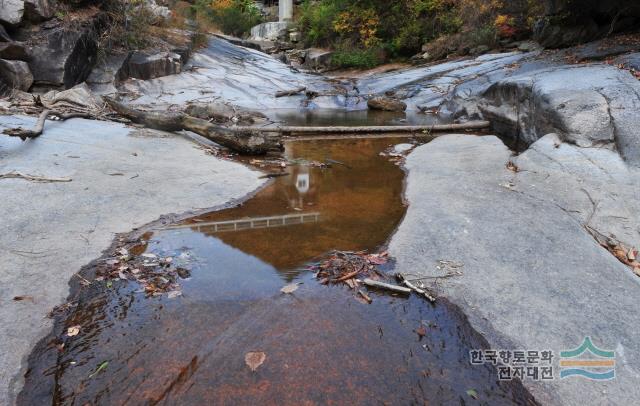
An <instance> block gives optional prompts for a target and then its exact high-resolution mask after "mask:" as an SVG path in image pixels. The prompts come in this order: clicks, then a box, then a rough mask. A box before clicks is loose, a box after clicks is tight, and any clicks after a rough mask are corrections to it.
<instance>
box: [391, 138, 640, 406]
mask: <svg viewBox="0 0 640 406" xmlns="http://www.w3.org/2000/svg"><path fill="white" fill-rule="evenodd" d="M554 142H555V141H554V139H553V136H550V137H547V138H543V139H542V140H540V141H539V143H540V144H539V145H537V146H536V144H534V149H533V150H531V151H528V152H527V153H526V155H525V156H523V157H521V158H520V159H518V160H517V162H520V164H521V165H522V166H523V167H525V168H526V169H524V170H522V171H521V172H518V173H515V172H513V171H511V170H509V169H507V167H506V164H507V162H508V161H509V160H511V159H513V156H512V153H511V152H510V151H509V150H508V149H507V148H506V147H505V146H504V145H503V144H502V142H501V141H500V140H499V139H497V138H496V137H492V136H487V137H473V136H465V135H447V136H443V137H440V138H438V139H436V140H434V141H432V142H431V143H429V144H427V145H424V146H421V147H418V148H417V149H415V150H414V152H412V153H411V154H410V155H409V157H408V159H407V168H408V170H409V175H408V182H407V190H406V197H407V199H408V201H409V209H408V212H407V215H406V217H405V219H404V221H403V223H402V225H401V226H400V228H399V230H398V231H397V233H396V234H395V235H394V237H393V239H392V241H391V244H390V253H391V254H392V255H393V256H394V257H395V258H396V259H397V270H398V271H399V272H403V273H407V274H411V275H416V277H426V276H442V275H444V274H445V273H446V269H444V268H443V267H442V266H440V269H438V268H437V266H438V265H439V263H438V261H439V260H449V261H457V262H460V263H462V264H463V266H462V268H460V271H461V272H462V275H459V276H455V277H451V278H446V279H440V280H439V282H438V284H437V287H435V288H436V289H437V290H438V291H439V294H440V295H443V296H444V297H447V298H449V299H450V300H451V301H453V302H454V303H456V304H457V305H459V306H461V307H462V309H463V310H464V311H465V313H466V314H467V315H468V317H469V320H470V321H471V323H472V325H473V326H474V327H475V328H476V329H477V330H478V331H480V332H481V333H482V334H484V335H485V337H486V338H487V340H488V341H489V343H490V345H491V347H492V348H494V349H512V350H522V349H525V350H544V349H551V350H553V351H554V352H555V354H556V359H555V362H554V366H555V367H556V370H555V374H556V379H555V380H554V381H547V382H545V383H540V382H535V381H532V380H525V381H524V383H525V385H526V386H527V387H528V388H529V389H530V390H531V391H532V393H533V394H534V395H535V396H536V397H537V398H538V400H540V401H542V402H543V403H544V404H564V405H584V404H620V405H623V404H630V403H633V402H634V401H635V400H636V399H638V398H639V397H640V387H639V386H638V385H637V382H638V379H640V330H639V329H638V326H639V325H640V314H639V313H638V311H637V307H638V305H637V304H638V297H640V278H638V277H637V276H635V275H634V274H633V273H632V272H631V271H630V269H629V268H628V267H626V266H625V265H623V264H622V263H620V262H619V261H618V260H617V259H616V258H614V257H613V256H612V255H611V254H610V253H609V252H608V251H607V250H605V249H604V248H602V247H601V246H600V245H598V243H597V242H596V241H595V240H594V238H593V237H592V236H591V235H590V234H589V233H587V232H586V230H585V227H584V220H583V218H589V217H590V213H591V212H592V210H593V207H592V205H591V203H588V204H585V202H584V201H582V200H581V199H582V198H583V197H579V198H575V197H567V195H569V192H568V191H566V192H563V189H562V188H570V187H577V186H576V183H577V182H580V179H582V181H581V182H582V186H581V187H582V188H584V189H585V190H587V191H592V192H593V189H594V188H597V187H598V186H597V185H598V183H599V182H603V181H606V179H608V181H609V182H610V183H616V182H619V183H618V188H617V190H618V191H621V190H623V189H622V186H623V185H624V184H625V182H629V179H628V176H632V177H635V179H636V180H634V181H633V182H635V183H634V184H635V188H636V190H637V179H638V176H637V175H638V174H637V173H636V172H633V170H629V169H627V168H626V166H625V165H624V164H623V163H622V161H621V160H620V158H619V157H617V156H616V154H615V153H613V152H611V151H604V152H603V151H588V152H587V153H585V154H582V153H581V152H580V151H578V150H577V147H574V146H568V145H563V146H561V147H560V148H555V146H554ZM549 147H550V148H551V149H554V151H555V152H554V153H553V154H554V155H551V156H547V155H548V154H549ZM590 160H593V161H594V162H593V163H591V164H589V163H588V161H590ZM545 161H550V162H547V163H545ZM605 164H606V166H604V167H603V168H604V169H602V170H599V172H597V171H596V172H597V173H596V174H595V175H594V178H595V180H594V181H593V182H591V181H590V180H589V173H591V172H593V171H594V167H597V166H598V165H605ZM534 168H535V171H538V172H537V173H534V172H533V170H534ZM546 168H549V169H548V170H547V169H546ZM526 170H530V171H532V172H531V173H529V172H526ZM562 171H564V175H562V176H563V177H559V172H562ZM625 171H626V172H625ZM608 172H609V174H607V173H608ZM553 182H555V184H552V183H553ZM611 188H614V186H611ZM606 193H607V190H603V191H602V194H606ZM631 193H636V192H631ZM574 194H575V195H580V194H582V195H584V199H585V200H587V201H588V200H589V198H587V197H586V195H585V194H584V193H582V192H579V191H575V192H574ZM599 196H600V195H598V194H594V195H593V196H592V197H593V198H594V199H599ZM613 197H614V199H619V200H623V199H625V198H627V199H628V198H632V197H633V195H626V196H625V195H624V193H621V194H620V195H618V196H613ZM636 198H637V197H636ZM596 201H597V200H596ZM629 210H631V211H632V212H631V213H630V214H631V215H634V217H635V218H637V217H638V211H637V209H634V208H633V207H629ZM624 215H625V214H624V213H623V214H621V216H624ZM594 218H595V217H594ZM597 221H600V223H599V227H600V228H601V230H600V231H602V232H607V231H610V230H614V229H615V225H612V223H613V222H616V221H618V220H617V219H615V218H608V219H603V218H601V217H600V218H599V220H597ZM634 221H635V220H634ZM634 225H635V224H634ZM636 226H637V225H636ZM627 238H631V239H632V240H633V241H635V243H636V244H637V242H638V241H639V240H640V238H639V236H638V232H637V229H636V232H635V234H633V233H630V235H629V236H627ZM633 241H632V242H633ZM636 246H637V245H636ZM428 280H429V279H428ZM586 336H591V337H592V339H593V341H594V344H595V345H596V346H598V347H600V348H602V349H606V350H614V351H615V353H616V378H615V379H614V380H611V381H601V382H594V381H590V380H587V379H582V378H580V377H572V378H565V379H559V378H557V377H558V376H559V371H558V370H557V366H558V356H559V352H560V351H563V350H570V349H574V348H576V347H578V346H579V345H580V344H581V343H582V341H583V339H584V338H585V337H586Z"/></svg>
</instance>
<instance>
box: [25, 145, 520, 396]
mask: <svg viewBox="0 0 640 406" xmlns="http://www.w3.org/2000/svg"><path fill="white" fill-rule="evenodd" d="M398 142H400V141H398V139H393V140H391V139H352V140H340V141H308V142H307V141H305V142H289V143H287V145H286V156H287V157H288V158H289V159H290V160H291V161H292V162H295V163H297V165H293V166H289V167H288V168H286V169H285V170H284V172H285V173H286V175H285V176H281V177H278V178H276V179H274V180H273V182H272V183H271V184H270V185H268V186H267V187H265V188H264V189H262V190H261V191H260V192H259V193H258V194H257V195H256V196H254V197H253V198H251V199H249V200H248V201H246V202H245V203H244V204H242V205H240V206H237V207H233V208H229V209H226V210H222V211H218V212H214V213H211V214H207V215H204V216H200V217H197V218H193V219H190V220H188V221H187V222H185V223H182V224H179V225H173V226H171V227H169V228H167V229H162V230H154V231H153V232H152V233H148V234H147V235H146V236H145V237H146V243H145V244H144V246H143V247H142V248H141V250H140V252H146V253H152V254H154V255H157V256H160V257H166V256H170V257H172V258H174V259H175V261H181V264H182V265H183V266H184V267H185V268H188V269H189V271H190V276H189V277H188V278H186V279H184V280H182V281H181V285H182V286H181V293H182V295H181V296H178V297H175V298H168V297H167V295H162V296H157V297H147V296H146V295H145V294H144V293H143V292H141V290H140V289H139V286H136V283H134V282H124V281H117V282H114V283H113V286H109V287H108V288H105V287H104V284H92V286H91V287H89V288H88V289H87V290H86V292H85V293H83V294H82V295H81V299H80V303H79V305H78V307H77V309H76V310H75V311H74V312H73V313H72V316H71V318H70V319H69V320H68V321H67V322H66V324H65V326H64V328H66V327H68V326H70V325H80V326H81V330H80V333H79V334H78V335H77V336H75V337H73V338H72V339H67V340H66V341H65V346H64V348H62V349H61V348H60V347H59V346H58V348H56V347H54V346H46V345H40V346H39V348H38V349H37V350H36V351H35V352H34V354H32V357H31V358H30V368H29V372H28V374H27V380H26V385H25V388H24V390H23V392H22V393H21V395H20V398H19V402H20V403H21V404H25V405H27V404H29V405H33V404H43V403H47V404H65V405H67V404H68V405H72V404H73V405H76V404H77V405H85V404H93V405H98V404H145V405H155V404H163V405H174V404H189V405H198V404H215V405H221V404H249V403H253V404H291V405H300V404H305V405H313V404H427V403H429V404H467V403H470V402H477V401H479V402H481V403H483V404H492V405H493V404H529V403H532V402H533V400H532V398H531V396H530V395H529V394H528V393H527V392H526V391H525V390H524V389H523V388H522V386H521V385H520V384H519V383H516V382H498V379H497V372H496V370H495V369H494V368H492V367H489V366H471V365H470V364H469V358H468V351H469V350H470V349H473V348H479V347H483V346H484V345H485V343H484V341H483V339H482V337H480V336H479V335H478V334H477V333H476V332H474V331H473V330H472V329H471V328H470V327H469V326H468V324H467V322H466V319H465V318H464V317H463V316H461V315H460V314H459V312H458V311H457V310H456V308H455V307H454V306H452V305H450V304H448V303H447V302H446V300H439V301H438V304H437V305H431V304H429V303H428V302H426V301H424V300H423V299H421V298H419V297H417V296H415V295H411V296H409V297H399V296H394V295H389V294H387V293H385V292H375V291H371V292H369V294H370V296H371V298H372V299H373V302H372V303H371V304H367V303H363V302H361V301H359V300H357V297H356V295H354V294H353V291H351V290H349V288H348V287H347V286H345V285H330V286H324V285H321V284H319V283H318V282H317V281H316V279H315V278H314V275H313V273H312V272H310V271H308V270H307V267H306V265H307V264H308V263H309V262H310V261H314V260H316V259H317V258H319V257H321V256H322V255H324V254H326V253H327V252H329V251H331V250H333V249H340V250H351V251H359V250H368V251H369V252H375V251H376V250H378V249H380V247H381V246H383V245H384V244H385V243H386V241H387V239H388V238H389V236H390V235H391V234H392V233H393V231H394V229H395V228H396V227H397V226H398V224H399V222H400V221H401V220H402V217H403V215H404V212H405V206H404V204H403V201H402V190H403V179H404V173H403V171H402V169H401V168H400V167H399V166H398V165H397V164H396V163H395V162H392V161H390V159H389V158H388V157H386V156H381V155H380V153H381V152H382V151H384V150H385V149H387V148H388V147H390V146H391V144H396V143H398ZM404 142H406V141H404ZM315 162H332V165H331V167H319V166H318V165H317V164H314V163H315ZM292 282H294V283H299V287H298V289H297V290H296V291H295V292H293V293H292V294H283V293H281V291H280V289H281V288H282V287H283V286H285V285H287V284H290V283H292ZM95 285H99V286H95ZM419 329H424V330H423V331H426V334H417V332H416V331H418V330H419ZM59 331H60V330H59ZM248 352H262V353H264V354H265V355H266V358H265V360H264V362H263V364H262V365H261V366H260V367H259V368H258V369H257V370H256V371H252V370H251V369H250V368H249V367H248V366H247V365H246V363H245V355H246V354H247V353H248Z"/></svg>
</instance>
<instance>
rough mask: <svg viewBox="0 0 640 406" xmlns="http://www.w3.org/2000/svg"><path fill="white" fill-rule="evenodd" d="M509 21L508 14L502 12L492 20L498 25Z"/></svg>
mask: <svg viewBox="0 0 640 406" xmlns="http://www.w3.org/2000/svg"><path fill="white" fill-rule="evenodd" d="M508 23H509V16H507V15H504V14H499V15H498V16H497V17H496V20H495V21H494V24H495V25H496V26H497V27H499V26H501V25H506V24H508Z"/></svg>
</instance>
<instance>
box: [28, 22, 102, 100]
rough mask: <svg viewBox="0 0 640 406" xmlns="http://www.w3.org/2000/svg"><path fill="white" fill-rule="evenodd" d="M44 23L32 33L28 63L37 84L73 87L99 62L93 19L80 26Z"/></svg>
mask: <svg viewBox="0 0 640 406" xmlns="http://www.w3.org/2000/svg"><path fill="white" fill-rule="evenodd" d="M48 27H49V26H41V27H40V30H39V31H36V32H34V33H33V34H32V40H33V41H36V43H35V45H33V46H32V47H31V49H30V50H29V58H30V60H29V64H30V66H31V69H32V71H33V78H34V81H35V84H37V85H43V86H53V87H64V88H70V87H73V86H74V85H76V84H78V83H80V82H83V81H84V80H85V79H86V78H87V77H88V76H89V74H90V73H91V69H92V68H93V66H94V64H95V62H96V54H97V50H98V47H97V44H96V32H95V25H94V22H89V23H86V24H84V25H81V26H79V27H73V28H70V27H65V26H63V25H61V24H53V25H52V26H50V28H48Z"/></svg>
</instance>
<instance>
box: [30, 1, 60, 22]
mask: <svg viewBox="0 0 640 406" xmlns="http://www.w3.org/2000/svg"><path fill="white" fill-rule="evenodd" d="M54 11H55V6H54V5H53V4H52V2H51V1H49V0H25V1H24V18H25V19H26V20H29V21H31V22H36V23H37V22H40V21H44V20H48V19H50V18H51V17H53V15H54Z"/></svg>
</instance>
